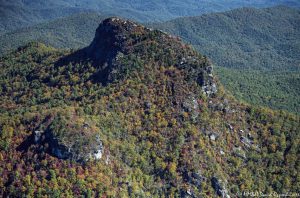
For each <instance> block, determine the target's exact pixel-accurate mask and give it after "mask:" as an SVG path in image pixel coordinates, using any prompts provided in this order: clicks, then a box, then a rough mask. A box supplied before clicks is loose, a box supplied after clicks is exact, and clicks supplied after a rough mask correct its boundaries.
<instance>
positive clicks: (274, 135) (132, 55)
mask: <svg viewBox="0 0 300 198" xmlns="http://www.w3.org/2000/svg"><path fill="white" fill-rule="evenodd" d="M0 65H1V69H2V72H1V73H0V95H1V97H0V130H1V135H0V149H1V150H0V159H1V160H0V174H1V178H0V186H1V188H0V189H1V190H0V196H2V197H23V196H24V195H27V196H28V197H80V196H84V197H182V198H184V197H241V196H243V194H242V193H243V192H250V190H251V191H257V192H262V193H264V194H271V193H279V192H280V193H282V192H286V193H289V192H297V191H298V190H299V189H300V181H299V178H300V177H299V173H300V170H299V167H300V166H299V164H298V162H299V161H300V159H299V146H298V145H299V139H300V138H299V134H300V133H299V128H300V121H299V117H297V116H295V115H291V114H289V113H286V112H275V111H272V110H269V109H266V108H257V107H253V106H250V105H247V104H243V103H240V102H237V101H236V100H235V99H234V98H233V97H232V96H231V95H229V94H228V93H227V92H226V90H224V88H223V87H222V85H221V84H220V83H219V82H218V79H217V77H216V76H215V75H214V72H213V65H212V63H211V61H209V59H208V58H207V57H205V56H204V55H201V54H199V53H198V52H197V51H196V50H194V49H193V48H192V47H191V46H190V45H187V44H185V43H184V42H182V41H181V40H180V39H179V38H178V37H175V36H172V35H169V34H166V33H164V32H162V31H160V30H153V29H149V28H147V27H144V26H142V25H140V24H137V23H135V22H131V21H128V20H124V19H120V18H116V17H113V18H108V19H106V20H104V21H102V22H101V23H100V25H99V27H98V28H97V30H96V34H95V38H94V40H93V41H92V43H91V44H90V45H89V46H87V47H86V48H83V49H80V50H77V51H74V50H70V51H67V50H58V49H54V48H52V47H49V46H46V45H44V44H41V43H29V44H28V45H26V46H24V47H21V48H19V49H18V50H16V51H14V52H12V53H10V54H9V55H7V56H4V57H2V58H1V59H0Z"/></svg>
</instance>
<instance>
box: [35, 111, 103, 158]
mask: <svg viewBox="0 0 300 198" xmlns="http://www.w3.org/2000/svg"><path fill="white" fill-rule="evenodd" d="M32 137H33V140H34V143H35V144H37V145H39V146H40V147H43V148H46V150H45V151H48V152H49V153H50V154H52V155H54V156H55V157H57V158H59V159H70V160H73V161H77V162H86V161H89V160H99V159H101V157H102V153H103V150H104V147H103V144H102V141H101V138H100V135H99V129H97V127H95V126H94V125H93V123H91V122H88V121H84V120H83V119H82V118H78V117H77V116H74V115H72V116H71V117H68V116H62V115H55V117H54V118H53V119H52V118H48V120H47V122H44V123H42V124H41V126H40V130H36V131H34V133H33V136H32ZM45 145H47V146H46V147H45Z"/></svg>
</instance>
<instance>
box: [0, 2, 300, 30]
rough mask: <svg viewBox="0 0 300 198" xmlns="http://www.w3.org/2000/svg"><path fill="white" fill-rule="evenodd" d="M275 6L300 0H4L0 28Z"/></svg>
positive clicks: (159, 17)
mask: <svg viewBox="0 0 300 198" xmlns="http://www.w3.org/2000/svg"><path fill="white" fill-rule="evenodd" d="M275 5H287V6H292V7H300V2H299V1H297V0H289V1H285V0H275V1H274V0H252V1H247V0H231V1H226V0H221V1H220V0H212V1H206V0H187V1H180V0H172V1H170V0H163V1H154V0H151V1H141V0H134V1H132V0H124V1H120V0H109V1H105V0H54V1H46V0H14V1H10V0H1V1H0V11H1V12H0V31H1V32H4V31H5V32H8V31H12V30H16V29H19V28H22V27H28V26H31V25H34V24H37V23H40V22H45V21H48V20H49V19H56V18H60V17H65V16H68V15H70V14H75V13H79V12H88V11H96V12H100V13H101V14H104V15H117V16H122V17H125V18H130V19H134V20H136V21H139V22H150V21H151V22H153V21H164V20H170V19H173V18H177V17H182V16H197V15H201V14H203V13H210V12H218V11H226V10H230V9H234V8H239V7H246V6H251V7H258V8H260V7H268V6H275Z"/></svg>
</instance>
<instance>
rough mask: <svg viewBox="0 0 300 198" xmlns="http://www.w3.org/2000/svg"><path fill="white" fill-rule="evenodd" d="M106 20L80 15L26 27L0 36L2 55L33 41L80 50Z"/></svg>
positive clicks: (97, 16) (102, 17)
mask: <svg viewBox="0 0 300 198" xmlns="http://www.w3.org/2000/svg"><path fill="white" fill-rule="evenodd" d="M103 19H104V16H101V15H99V14H97V13H93V12H90V13H80V14H76V15H71V16H68V17H66V18H60V19H56V20H53V21H50V22H46V23H42V24H38V25H34V26H32V27H24V28H20V29H18V30H15V31H13V32H10V33H6V34H4V35H2V36H0V43H1V44H0V45H1V49H0V53H4V52H6V51H9V50H12V49H15V48H17V47H19V46H21V45H25V44H27V43H28V42H31V41H40V42H42V43H45V44H49V45H51V46H54V47H57V48H80V47H84V46H86V45H87V44H88V43H89V42H90V41H91V39H92V38H93V37H94V34H95V30H96V28H97V26H98V24H99V23H100V22H101V21H102V20H103Z"/></svg>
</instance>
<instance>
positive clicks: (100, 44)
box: [85, 17, 216, 94]
mask: <svg viewBox="0 0 300 198" xmlns="http://www.w3.org/2000/svg"><path fill="white" fill-rule="evenodd" d="M85 55H86V56H87V59H88V60H91V61H92V62H93V64H94V65H95V66H96V67H97V68H98V69H99V72H98V74H97V75H95V77H96V79H98V80H99V81H101V82H104V83H108V82H113V81H116V80H120V78H123V77H124V76H125V75H124V73H131V72H132V71H133V70H136V69H137V67H140V66H137V65H145V64H152V65H153V66H154V65H155V66H164V67H171V66H174V67H176V68H178V69H180V70H182V71H183V72H184V73H185V76H186V79H189V81H195V82H197V83H198V84H199V85H200V86H202V88H203V89H204V90H205V92H206V93H208V94H211V93H215V92H216V86H215V83H214V78H213V76H212V65H211V63H210V62H209V60H208V59H207V58H206V57H205V56H202V55H201V54H199V53H198V52H197V51H196V50H195V49H194V48H192V47H191V46H190V45H187V44H185V43H183V42H182V41H181V39H179V38H178V37H176V36H172V35H169V34H166V33H164V32H162V31H160V30H153V29H150V28H147V27H145V26H143V25H140V24H137V23H134V22H132V21H129V20H124V19H121V18H116V17H112V18H108V19H105V20H104V21H103V22H102V23H100V25H99V27H98V28H97V30H96V34H95V38H94V40H93V41H92V43H91V44H90V45H89V46H88V47H87V48H86V49H85ZM137 63H140V64H137Z"/></svg>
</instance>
